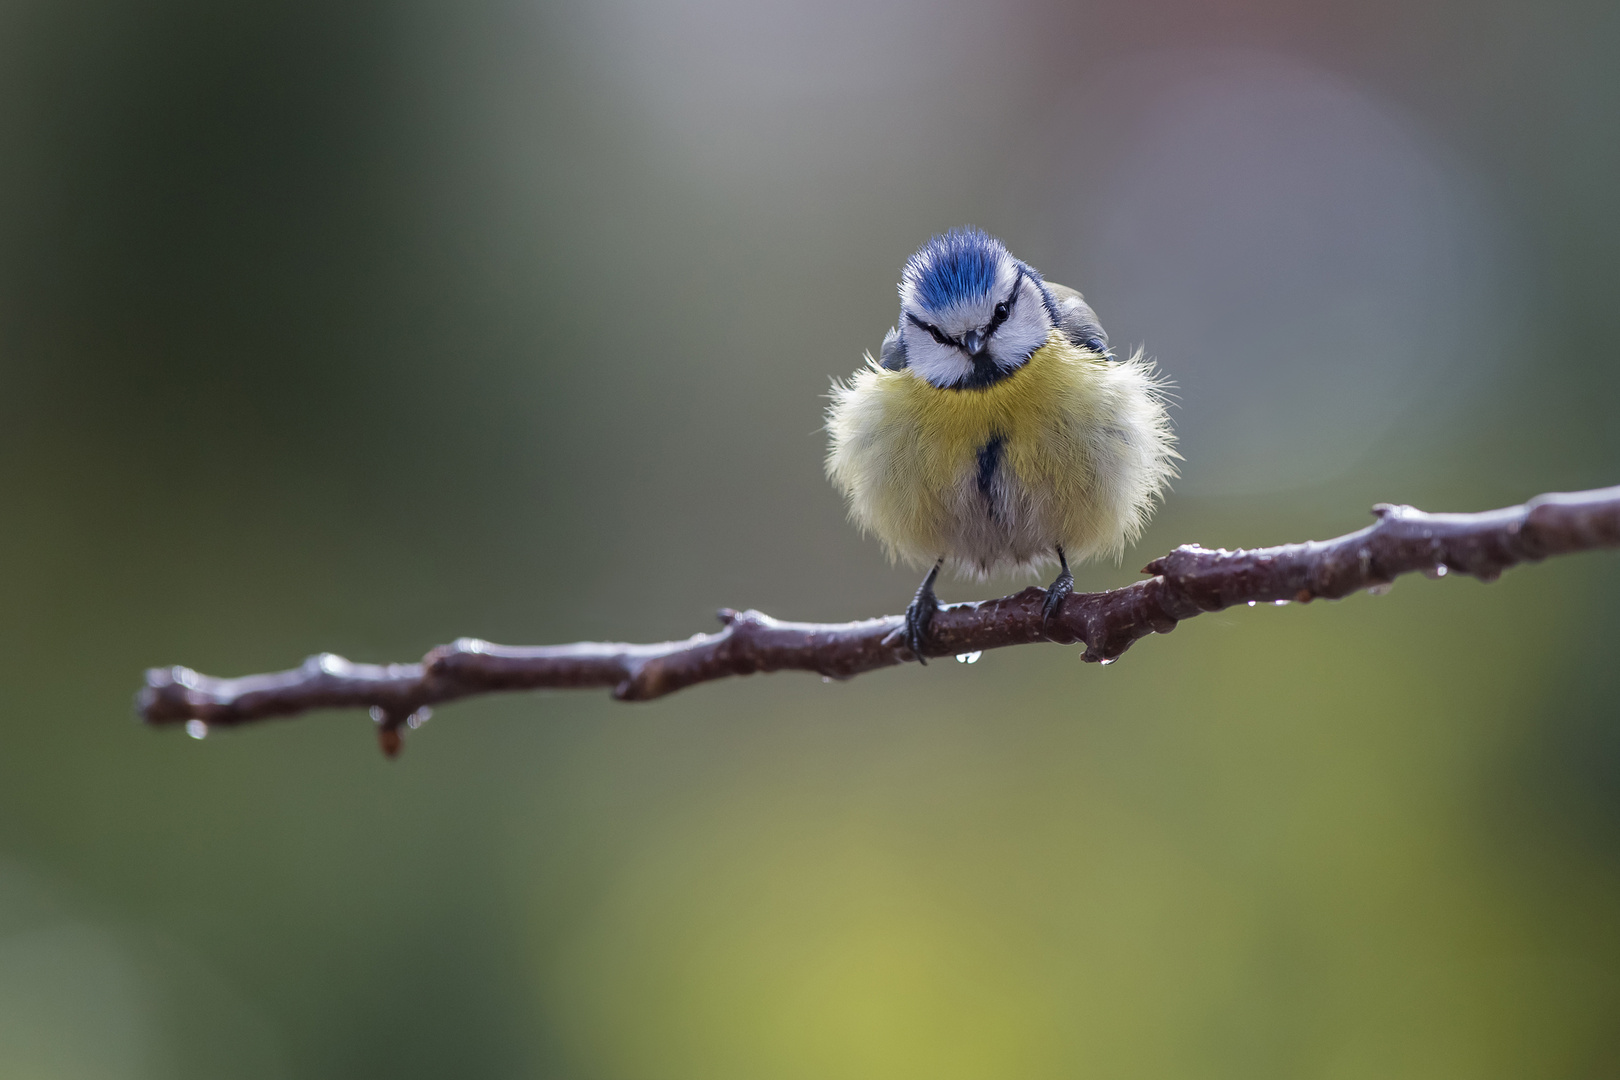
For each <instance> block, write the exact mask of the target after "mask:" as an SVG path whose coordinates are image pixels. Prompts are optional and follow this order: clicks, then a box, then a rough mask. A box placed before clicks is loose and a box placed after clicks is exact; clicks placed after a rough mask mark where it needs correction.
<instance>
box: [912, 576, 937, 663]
mask: <svg viewBox="0 0 1620 1080" xmlns="http://www.w3.org/2000/svg"><path fill="white" fill-rule="evenodd" d="M942 561H943V560H942ZM937 577H939V563H935V564H934V568H933V569H932V570H930V571H928V576H927V577H925V578H923V583H922V584H921V585H919V586H917V595H916V596H913V597H912V598H911V603H910V604H908V605H907V606H906V647H907V648H909V649H910V650H911V655H913V656H915V657H916V658H917V663H919V664H921V665H923V666H924V667H927V666H928V660H927V658H926V657H924V656H923V646H924V645H925V644H927V642H928V628H929V627H930V626H932V625H933V622H934V612H936V611H938V610H939V597H937V596H935V595H934V579H935V578H937Z"/></svg>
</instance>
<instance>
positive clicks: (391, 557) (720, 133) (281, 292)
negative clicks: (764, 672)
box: [0, 0, 1620, 1080]
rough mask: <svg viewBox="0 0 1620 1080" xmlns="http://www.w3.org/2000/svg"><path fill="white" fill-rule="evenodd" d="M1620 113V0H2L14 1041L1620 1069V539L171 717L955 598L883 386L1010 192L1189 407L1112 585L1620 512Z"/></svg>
mask: <svg viewBox="0 0 1620 1080" xmlns="http://www.w3.org/2000/svg"><path fill="white" fill-rule="evenodd" d="M1617 136H1620V8H1616V7H1615V6H1614V5H1613V4H1597V3H1591V4H1580V3H1564V4H1531V3H1527V2H1521V3H1517V4H1491V3H1484V4H1477V3H1467V4H1465V3H1460V2H1440V3H1425V4H1396V3H1391V2H1388V0H1374V2H1371V3H1367V2H1363V3H1354V4H1351V3H1337V4H1331V5H1311V6H1305V5H1287V4H1280V3H1276V2H1275V0H1231V2H1224V3H1197V2H1192V0H1184V2H1150V3H1126V2H1124V0H1099V2H1097V3H1091V4H1079V5H1072V6H1071V5H1059V4H1055V3H1049V2H1046V0H1012V2H1010V3H1003V4H999V5H995V6H990V5H982V6H981V5H975V4H971V3H967V2H965V0H943V2H940V3H927V2H924V0H880V2H878V3H869V2H865V0H860V2H857V0H832V2H830V3H829V2H824V0H772V2H770V3H766V4H755V3H750V2H746V0H681V2H678V3H661V2H658V0H600V2H597V3H586V2H584V0H548V2H543V3H542V2H532V3H517V2H511V0H467V2H461V3H431V2H427V0H421V2H398V3H390V2H384V0H362V2H360V3H355V4H347V5H332V4H325V3H308V2H296V0H295V2H281V3H265V2H247V3H237V4H212V3H201V2H198V0H56V2H49V3H47V2H45V0H6V2H4V3H0V492H3V506H4V511H3V513H4V519H3V520H4V528H3V529H0V597H3V602H4V605H5V613H6V617H5V619H4V621H3V623H0V634H3V635H4V640H3V642H0V1076H5V1077H30V1078H32V1077H45V1078H55V1077H74V1078H79V1077H83V1078H96V1080H99V1078H125V1077H178V1078H191V1077H198V1078H202V1077H210V1078H213V1077H252V1078H286V1077H299V1078H305V1077H308V1078H321V1077H334V1078H335V1077H384V1076H386V1077H390V1078H402V1077H443V1076H457V1077H529V1076H545V1077H568V1078H580V1080H593V1078H601V1080H685V1078H692V1080H699V1078H702V1080H726V1078H739V1080H741V1078H748V1080H756V1078H779V1077H780V1078H792V1080H798V1078H804V1080H811V1078H823V1077H862V1078H864V1077H871V1078H887V1077H918V1078H924V1077H926V1078H930V1080H948V1078H957V1077H962V1078H968V1077H1018V1078H1024V1077H1029V1078H1048V1077H1050V1078H1059V1077H1062V1078H1070V1077H1154V1078H1167V1077H1168V1078H1179V1077H1187V1078H1195V1077H1197V1078H1202V1077H1231V1078H1238V1077H1243V1078H1254V1077H1276V1078H1279V1080H1280V1078H1297V1077H1321V1078H1350V1077H1379V1078H1393V1077H1423V1078H1429V1080H1433V1078H1442V1077H1468V1078H1481V1077H1522V1076H1545V1077H1568V1078H1577V1077H1608V1076H1614V1075H1616V1074H1617V1073H1620V974H1617V973H1620V727H1617V725H1616V715H1615V713H1616V702H1617V700H1620V675H1617V674H1616V664H1615V657H1614V653H1615V647H1616V644H1617V642H1620V561H1617V559H1616V557H1615V556H1614V555H1612V554H1599V555H1587V556H1580V557H1575V558H1569V559H1565V560H1562V561H1559V562H1556V563H1553V564H1548V565H1543V566H1536V567H1529V568H1524V569H1520V570H1516V571H1513V572H1512V573H1511V574H1509V575H1508V576H1507V577H1506V578H1504V579H1503V580H1502V581H1501V582H1499V583H1497V584H1494V585H1490V586H1485V585H1481V584H1479V583H1478V582H1474V581H1471V580H1455V579H1448V580H1445V581H1440V582H1431V581H1426V580H1423V579H1421V578H1418V579H1414V580H1405V581H1402V582H1401V583H1400V584H1398V585H1397V586H1396V588H1395V589H1394V591H1393V593H1392V594H1391V595H1388V596H1385V597H1381V598H1373V597H1367V596H1358V597H1355V598H1352V599H1349V600H1346V601H1343V602H1341V603H1337V604H1328V603H1318V604H1312V605H1309V606H1298V605H1295V606H1292V607H1288V608H1284V609H1272V608H1269V607H1268V608H1262V609H1256V610H1254V611H1250V610H1247V609H1242V610H1238V611H1234V612H1227V613H1223V614H1219V615H1212V616H1206V617H1203V618H1200V619H1197V620H1195V621H1193V622H1191V623H1189V624H1187V625H1186V626H1184V627H1182V628H1181V629H1180V630H1178V631H1177V632H1176V633H1175V634H1173V635H1171V636H1169V637H1165V638H1156V639H1151V640H1148V641H1145V642H1143V643H1142V644H1140V645H1139V646H1138V647H1137V648H1136V649H1134V650H1133V651H1132V652H1131V653H1130V654H1129V655H1128V656H1127V657H1126V658H1125V661H1124V662H1123V663H1120V664H1118V665H1116V666H1113V667H1110V668H1108V669H1106V670H1100V669H1098V668H1096V667H1094V666H1091V665H1082V664H1081V663H1080V662H1079V661H1078V659H1077V650H1075V649H1072V648H1058V647H1048V648H1024V649H1016V650H1008V651H1004V652H996V653H990V654H987V655H986V656H985V657H984V658H983V660H982V661H980V662H979V663H977V664H976V665H974V666H972V667H967V666H962V665H957V664H952V663H948V662H946V663H938V664H934V665H931V666H930V667H928V668H927V669H926V670H920V669H918V668H916V667H914V666H907V667H905V668H902V669H897V670H891V671H886V672H880V673H877V674H874V675H870V676H867V677H863V678H861V679H859V680H856V681H854V682H851V683H848V684H840V685H824V684H823V683H822V682H821V681H820V680H817V679H814V678H804V677H799V676H796V675H780V676H775V677H770V678H756V679H750V680H737V681H732V682H728V683H721V684H714V685H708V686H703V687H699V688H696V689H694V690H692V691H689V692H686V693H683V694H681V695H678V696H677V697H674V698H671V699H668V700H664V701H660V702H657V703H653V704H650V705H645V706H625V705H616V704H613V703H611V702H610V701H609V700H607V699H606V697H605V696H603V695H599V694H590V693H580V694H559V695H534V696H515V697H505V698H498V699H485V700H478V701H470V702H466V703H462V704H457V705H453V706H449V707H446V708H444V709H442V710H440V712H439V715H438V717H437V718H436V719H434V721H433V722H432V723H431V724H430V725H428V726H427V727H426V728H425V729H423V730H422V731H420V732H416V733H414V734H413V735H412V737H411V738H410V740H409V742H408V745H407V747H406V751H405V754H404V756H403V757H402V758H401V759H400V760H399V761H397V762H386V761H384V760H383V759H382V758H381V757H380V756H379V755H378V753H377V751H376V748H375V741H374V738H373V735H372V732H371V730H370V724H369V722H368V721H367V720H366V719H365V718H364V716H363V715H361V714H358V713H356V714H344V715H330V714H320V715H314V716H309V717H305V718H302V719H299V720H296V721H290V722H283V723H274V724H266V725H262V726H258V727H254V728H251V729H246V730H241V731H236V732H225V733H220V734H218V735H216V736H213V737H210V738H208V739H207V740H206V741H204V742H201V743H199V742H195V741H193V740H190V739H187V738H186V737H185V736H184V735H183V734H182V733H180V732H179V731H178V730H174V729H169V730H164V731H151V730H146V729H143V728H141V727H140V726H138V725H137V724H135V723H133V722H132V719H131V708H130V698H131V695H132V693H133V692H134V690H135V689H136V687H137V685H138V683H139V678H140V674H141V671H142V669H143V668H145V667H146V666H148V665H165V664H171V663H185V664H188V665H191V666H194V667H196V668H198V669H199V670H203V671H206V672H210V673H215V674H221V675H230V674H244V673H247V672H251V671H262V670H271V669H276V668H283V667H288V666H292V665H293V664H296V663H297V662H298V661H299V660H300V659H301V658H302V657H303V656H304V655H306V654H307V653H310V652H314V651H318V650H322V649H329V650H333V651H336V652H340V653H343V654H344V655H347V656H350V657H352V658H354V659H358V660H373V661H382V660H404V659H410V658H414V657H416V656H419V655H421V654H422V653H423V652H424V651H425V650H426V649H427V648H429V647H430V646H432V645H434V644H436V643H438V642H441V641H446V640H449V639H451V638H453V637H456V636H458V635H463V634H470V635H478V636H482V637H486V638H489V639H492V640H496V641H504V642H513V643H540V642H553V641H569V640H575V639H580V638H605V639H610V640H611V639H618V640H623V639H628V640H659V639H662V638H665V637H672V636H673V637H679V636H684V635H686V634H688V633H691V632H694V631H696V630H699V629H705V628H708V627H710V626H711V625H712V621H711V620H712V612H713V610H714V609H715V608H716V607H719V606H721V605H733V606H739V607H741V606H757V607H759V608H762V609H764V610H766V611H769V612H772V613H773V614H777V615H780V616H783V617H790V618H799V619H845V618H854V617H861V616H867V615H873V614H878V613H882V612H894V611H897V610H899V609H900V607H901V606H902V605H903V604H904V602H905V601H906V599H907V598H908V597H909V595H910V593H911V590H912V589H913V588H914V587H915V584H916V581H915V575H914V574H913V573H911V572H910V571H909V570H904V569H893V568H890V567H888V566H887V565H886V564H885V563H884V561H883V558H882V556H881V553H880V551H879V549H878V547H877V544H876V543H875V542H874V541H871V540H862V539H861V538H860V537H859V536H858V535H857V534H856V533H855V532H854V530H853V529H851V528H849V527H848V526H847V525H846V524H845V523H844V521H843V513H842V508H841V506H840V505H839V502H838V499H837V497H836V496H835V494H834V493H833V491H832V490H831V489H830V488H829V487H828V486H827V484H826V483H825V482H824V480H823V479H822V476H821V465H820V459H821V454H822V449H823V436H822V434H821V433H820V431H819V430H818V429H819V426H820V423H821V417H820V412H821V409H822V407H823V405H824V399H823V396H822V395H824V393H825V392H826V389H827V385H828V380H829V378H830V377H832V376H837V375H843V374H847V373H848V372H850V371H851V370H853V369H854V368H855V366H856V365H857V363H858V362H859V358H860V354H861V352H862V351H863V350H865V349H871V348H875V347H876V345H877V344H878V342H879V340H880V338H881V336H882V334H883V331H884V329H885V328H886V327H888V326H889V325H890V323H891V322H892V320H893V317H894V312H895V308H896V300H895V294H894V281H895V279H896V276H897V272H898V269H899V267H900V265H901V263H902V262H903V260H904V259H905V257H906V256H907V255H908V254H909V253H910V252H911V251H913V250H914V249H915V248H916V247H917V246H918V245H919V244H920V243H921V242H922V241H923V240H924V239H926V238H927V236H928V235H929V234H930V233H933V232H936V231H939V230H941V229H944V228H946V227H948V226H951V225H955V224H959V223H964V222H972V223H975V224H978V225H981V226H983V227H985V228H987V229H989V230H991V231H992V232H995V233H996V234H998V235H1000V236H1002V237H1003V238H1004V239H1005V240H1006V241H1007V242H1008V244H1009V246H1010V247H1011V248H1012V249H1013V250H1014V251H1015V252H1017V253H1018V254H1020V255H1021V256H1023V257H1024V258H1026V259H1028V260H1029V261H1031V262H1032V263H1033V264H1034V265H1036V266H1038V267H1040V268H1041V269H1042V270H1043V271H1045V272H1046V273H1047V274H1048V275H1049V276H1050V277H1051V278H1052V279H1054V280H1057V281H1061V282H1064V283H1068V284H1072V285H1075V286H1077V287H1080V288H1082V289H1084V290H1085V291H1086V293H1087V294H1088V296H1089V297H1090V298H1091V299H1092V300H1093V302H1094V303H1095V305H1096V306H1097V308H1098V310H1099V312H1100V313H1101V315H1102V318H1103V321H1104V324H1105V325H1106V326H1107V327H1108V328H1109V330H1110V332H1111V333H1112V335H1113V337H1114V339H1115V341H1116V343H1121V344H1127V345H1134V344H1138V343H1140V344H1143V345H1145V347H1146V348H1147V349H1148V351H1149V352H1150V353H1152V354H1153V355H1155V356H1157V357H1158V358H1159V360H1160V362H1161V364H1162V366H1163V368H1164V370H1165V371H1166V372H1167V373H1168V374H1169V375H1170V376H1171V377H1172V378H1173V379H1174V380H1175V381H1176V382H1177V384H1178V386H1179V388H1180V390H1179V393H1180V407H1179V409H1178V411H1177V413H1176V422H1177V425H1178V428H1179V430H1180V431H1181V433H1182V438H1183V449H1184V451H1185V452H1186V456H1187V465H1186V469H1185V470H1184V478H1183V480H1182V481H1181V482H1179V483H1178V485H1177V489H1176V491H1175V493H1174V494H1173V495H1172V496H1171V497H1170V499H1169V501H1168V504H1167V506H1166V507H1165V509H1164V510H1163V511H1162V512H1161V514H1160V515H1159V517H1158V519H1157V520H1156V521H1155V523H1154V525H1153V527H1152V530H1151V532H1150V533H1149V535H1148V536H1147V537H1146V538H1145V539H1144V541H1143V542H1142V544H1141V545H1139V546H1138V547H1137V548H1136V549H1135V550H1133V551H1131V552H1130V553H1129V554H1128V555H1127V558H1126V561H1125V562H1124V564H1123V565H1120V566H1101V567H1091V568H1088V569H1087V570H1086V572H1085V573H1084V574H1083V576H1082V587H1091V588H1101V587H1106V586H1110V585H1116V584H1120V583H1124V582H1127V581H1131V580H1134V579H1135V576H1136V575H1135V573H1134V570H1135V568H1136V567H1137V566H1140V565H1141V564H1142V563H1144V562H1146V561H1147V560H1148V559H1149V558H1151V557H1153V556H1154V555H1156V554H1158V553H1161V552H1163V551H1164V550H1166V549H1168V548H1169V547H1170V546H1173V545H1174V544H1175V543H1178V542H1183V541H1199V542H1202V543H1205V544H1210V545H1227V546H1235V545H1240V544H1264V543H1275V542H1281V541H1285V540H1295V539H1304V538H1308V537H1325V536H1330V535H1335V534H1338V533H1341V532H1345V531H1348V530H1350V529H1353V528H1357V527H1359V526H1360V525H1361V524H1363V523H1364V522H1365V521H1366V520H1367V518H1366V508H1367V507H1368V506H1370V505H1371V504H1372V503H1373V502H1377V501H1407V502H1412V503H1415V504H1417V505H1420V506H1424V507H1427V508H1431V509H1453V510H1467V509H1483V508H1487V507H1491V506H1497V505H1505V504H1508V503H1513V502H1518V501H1520V500H1522V499H1524V498H1526V497H1528V496H1530V495H1533V494H1535V493H1537V492H1540V491H1546V490H1560V489H1563V490H1569V489H1577V488H1582V487H1594V486H1601V485H1606V484H1613V483H1616V482H1620V423H1617V421H1616V417H1617V416H1620V375H1617V371H1620V368H1617V366H1616V364H1615V359H1614V358H1615V357H1616V356H1617V355H1620V304H1617V303H1616V302H1615V299H1614V298H1615V296H1616V295H1617V294H1620V201H1617V200H1616V199H1615V197H1614V193H1615V191H1616V190H1620V137H1617ZM1023 584H1026V582H1021V581H1014V580H1006V581H997V582H992V583H991V584H990V585H988V586H979V585H972V584H965V583H957V584H953V585H949V586H947V587H946V588H945V589H944V590H943V593H944V596H945V598H946V599H965V598H968V597H972V596H978V595H986V594H989V593H990V592H991V591H992V590H1003V589H1008V588H1013V587H1021V586H1022V585H1023Z"/></svg>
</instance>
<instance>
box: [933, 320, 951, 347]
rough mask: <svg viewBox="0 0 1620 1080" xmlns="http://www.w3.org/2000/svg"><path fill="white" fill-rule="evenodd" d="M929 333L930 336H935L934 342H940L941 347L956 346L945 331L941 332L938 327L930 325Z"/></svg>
mask: <svg viewBox="0 0 1620 1080" xmlns="http://www.w3.org/2000/svg"><path fill="white" fill-rule="evenodd" d="M928 332H929V333H930V334H933V335H934V340H935V341H937V342H939V343H940V344H941V345H954V344H955V342H953V341H952V340H951V339H950V338H948V337H946V336H945V332H944V331H943V330H941V329H940V328H939V327H937V326H932V325H930V326H929V327H928Z"/></svg>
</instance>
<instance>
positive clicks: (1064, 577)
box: [1041, 566, 1074, 626]
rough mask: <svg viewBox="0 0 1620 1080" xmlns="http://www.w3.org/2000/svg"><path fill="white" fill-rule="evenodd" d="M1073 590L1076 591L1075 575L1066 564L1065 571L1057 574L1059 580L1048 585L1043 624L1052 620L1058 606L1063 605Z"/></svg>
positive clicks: (1042, 608)
mask: <svg viewBox="0 0 1620 1080" xmlns="http://www.w3.org/2000/svg"><path fill="white" fill-rule="evenodd" d="M1072 592H1074V575H1073V574H1071V573H1069V568H1068V567H1067V566H1065V567H1064V568H1063V573H1061V574H1059V575H1058V576H1057V580H1056V581H1054V582H1052V584H1050V585H1048V586H1047V587H1046V603H1044V604H1042V605H1041V624H1042V625H1043V626H1044V625H1045V624H1046V623H1049V622H1051V621H1052V616H1053V615H1056V614H1057V611H1058V608H1060V607H1062V606H1063V601H1065V600H1067V599H1068V598H1069V594H1070V593H1072Z"/></svg>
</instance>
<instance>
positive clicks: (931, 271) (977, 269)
mask: <svg viewBox="0 0 1620 1080" xmlns="http://www.w3.org/2000/svg"><path fill="white" fill-rule="evenodd" d="M1010 257H1011V256H1009V255H1008V254H1007V249H1006V247H1005V246H1004V245H1003V244H1002V243H1001V241H1000V240H997V239H996V238H995V237H993V236H991V235H990V234H989V233H987V232H985V231H984V230H982V229H975V228H973V227H972V226H971V225H969V226H966V227H964V228H960V229H952V230H951V231H950V232H948V233H946V234H945V235H944V236H936V237H934V238H933V239H932V240H930V241H928V243H926V244H924V245H923V248H922V250H921V251H919V252H917V254H915V255H913V256H912V257H911V258H909V259H907V260H906V268H905V270H904V271H902V278H903V280H905V281H908V282H910V283H911V284H912V287H913V288H915V289H916V290H917V297H918V299H920V300H921V301H922V302H923V303H924V304H926V305H927V306H928V309H929V310H930V311H940V310H943V309H944V308H948V307H950V306H951V305H953V304H958V303H961V302H962V301H964V300H978V299H981V298H983V297H985V296H988V295H989V293H990V290H991V288H992V287H994V286H995V283H996V267H997V266H998V265H999V264H1000V263H1001V260H1003V259H1006V258H1010Z"/></svg>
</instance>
